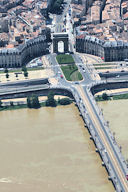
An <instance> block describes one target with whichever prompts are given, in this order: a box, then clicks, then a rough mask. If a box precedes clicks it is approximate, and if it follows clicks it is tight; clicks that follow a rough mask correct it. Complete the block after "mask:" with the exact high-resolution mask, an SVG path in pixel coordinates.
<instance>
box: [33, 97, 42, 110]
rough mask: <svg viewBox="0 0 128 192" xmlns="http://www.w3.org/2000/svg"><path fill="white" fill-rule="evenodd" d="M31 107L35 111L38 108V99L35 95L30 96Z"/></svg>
mask: <svg viewBox="0 0 128 192" xmlns="http://www.w3.org/2000/svg"><path fill="white" fill-rule="evenodd" d="M32 107H33V108H35V109H38V108H39V107H40V103H39V99H38V96H36V95H33V96H32Z"/></svg>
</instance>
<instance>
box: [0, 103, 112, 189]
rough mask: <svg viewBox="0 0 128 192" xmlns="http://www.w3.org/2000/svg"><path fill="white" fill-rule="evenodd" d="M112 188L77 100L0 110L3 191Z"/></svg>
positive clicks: (1, 187)
mask: <svg viewBox="0 0 128 192" xmlns="http://www.w3.org/2000/svg"><path fill="white" fill-rule="evenodd" d="M113 110H114V109H113ZM113 191H114V188H113V186H112V184H111V182H110V181H108V175H107V172H106V170H105V168H104V167H102V166H101V159H100V157H99V155H98V154H97V153H96V152H95V147H94V144H93V142H92V141H91V140H90V139H89V134H88V131H87V129H85V128H84V123H83V121H82V119H81V117H80V116H79V112H78V110H77V108H76V107H75V106H74V104H71V105H69V106H64V107H63V106H58V107H56V108H48V107H47V108H46V107H43V108H40V109H38V110H34V109H31V110H30V109H20V110H14V111H3V112H0V192H113Z"/></svg>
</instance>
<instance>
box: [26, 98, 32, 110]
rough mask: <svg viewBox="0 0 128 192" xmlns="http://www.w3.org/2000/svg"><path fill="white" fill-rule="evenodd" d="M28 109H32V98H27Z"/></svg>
mask: <svg viewBox="0 0 128 192" xmlns="http://www.w3.org/2000/svg"><path fill="white" fill-rule="evenodd" d="M27 107H28V108H32V106H31V98H30V96H28V97H27Z"/></svg>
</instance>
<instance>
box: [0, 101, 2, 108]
mask: <svg viewBox="0 0 128 192" xmlns="http://www.w3.org/2000/svg"><path fill="white" fill-rule="evenodd" d="M1 107H2V101H1V100H0V108H1Z"/></svg>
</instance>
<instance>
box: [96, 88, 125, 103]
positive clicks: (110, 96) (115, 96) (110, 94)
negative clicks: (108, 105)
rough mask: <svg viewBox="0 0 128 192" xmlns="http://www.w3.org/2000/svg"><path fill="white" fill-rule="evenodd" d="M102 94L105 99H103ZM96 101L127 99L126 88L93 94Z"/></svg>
mask: <svg viewBox="0 0 128 192" xmlns="http://www.w3.org/2000/svg"><path fill="white" fill-rule="evenodd" d="M104 94H106V98H105V99H104ZM95 99H96V101H106V100H119V99H128V88H125V89H115V90H105V91H101V92H99V93H96V94H95Z"/></svg>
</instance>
